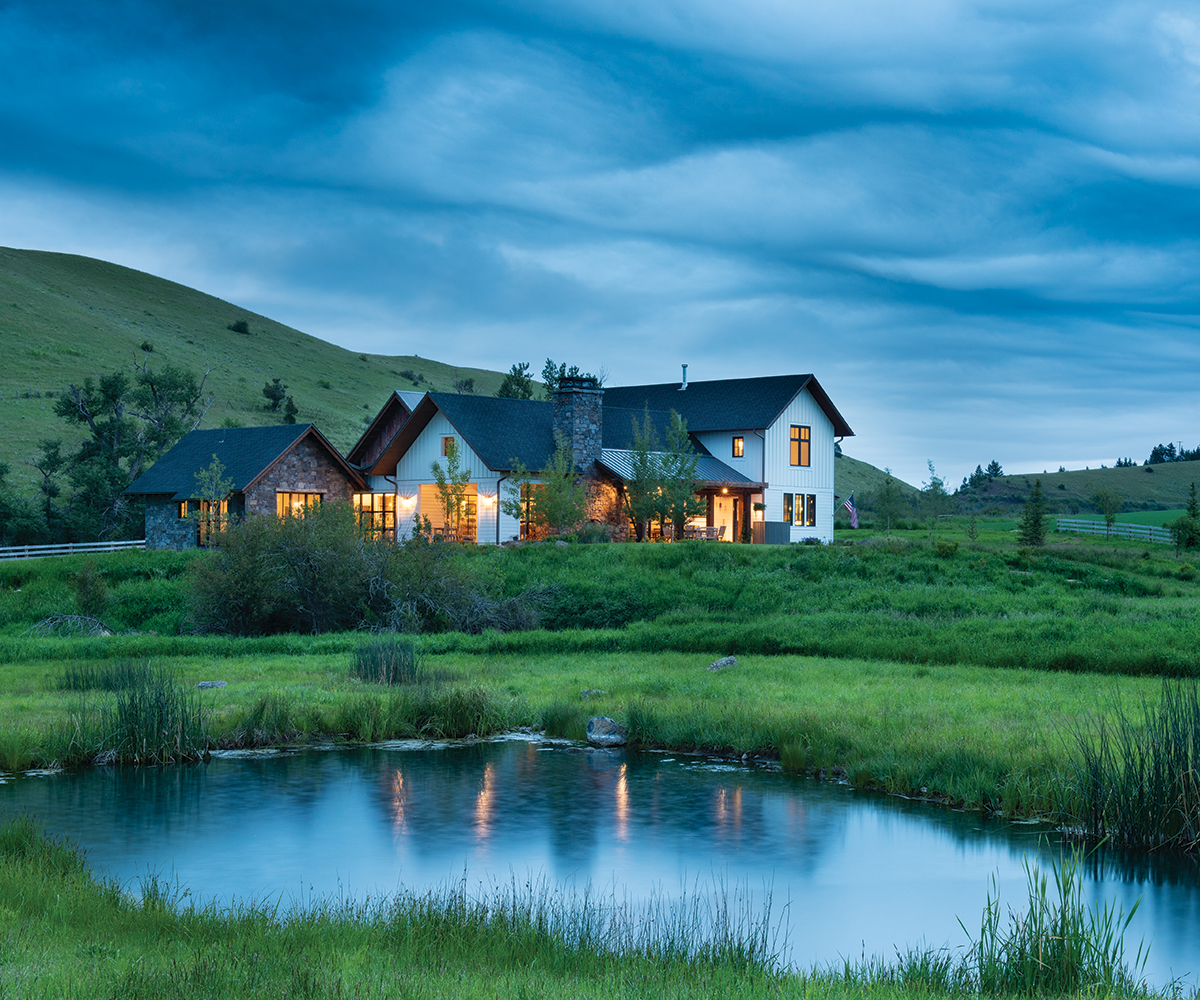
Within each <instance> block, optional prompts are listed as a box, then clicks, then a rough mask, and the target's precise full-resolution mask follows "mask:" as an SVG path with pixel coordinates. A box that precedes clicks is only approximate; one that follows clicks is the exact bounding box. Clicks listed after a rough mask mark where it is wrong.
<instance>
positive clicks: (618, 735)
mask: <svg viewBox="0 0 1200 1000" xmlns="http://www.w3.org/2000/svg"><path fill="white" fill-rule="evenodd" d="M587 741H588V742H589V743H590V744H591V745H592V746H594V747H623V746H624V745H625V727H624V726H620V725H618V724H617V723H616V721H615V720H613V719H610V718H608V717H607V716H604V715H596V716H593V717H592V718H590V719H588V724H587Z"/></svg>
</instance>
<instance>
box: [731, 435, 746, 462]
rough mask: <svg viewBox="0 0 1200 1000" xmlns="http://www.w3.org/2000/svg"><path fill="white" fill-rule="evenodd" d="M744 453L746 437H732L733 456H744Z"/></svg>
mask: <svg viewBox="0 0 1200 1000" xmlns="http://www.w3.org/2000/svg"><path fill="white" fill-rule="evenodd" d="M745 455H746V439H745V438H744V437H735V438H734V439H733V457H734V458H744V457H745Z"/></svg>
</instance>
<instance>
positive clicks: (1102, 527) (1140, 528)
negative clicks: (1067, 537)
mask: <svg viewBox="0 0 1200 1000" xmlns="http://www.w3.org/2000/svg"><path fill="white" fill-rule="evenodd" d="M1056 530H1058V531H1073V532H1075V533H1076V534H1079V535H1107V536H1110V537H1112V538H1129V539H1132V540H1133V541H1135V542H1161V543H1163V544H1166V545H1170V544H1171V533H1170V532H1169V531H1167V529H1166V528H1157V527H1155V526H1154V525H1151V524H1114V525H1113V526H1112V528H1109V527H1108V525H1106V524H1105V523H1104V522H1103V521H1084V520H1081V519H1079V518H1076V517H1060V518H1058V528H1057V529H1056Z"/></svg>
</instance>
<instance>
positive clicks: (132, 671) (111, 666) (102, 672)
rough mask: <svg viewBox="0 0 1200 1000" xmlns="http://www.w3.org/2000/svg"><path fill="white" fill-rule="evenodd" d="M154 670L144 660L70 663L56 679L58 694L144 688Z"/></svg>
mask: <svg viewBox="0 0 1200 1000" xmlns="http://www.w3.org/2000/svg"><path fill="white" fill-rule="evenodd" d="M154 670H155V668H153V667H151V666H150V665H149V663H148V661H146V660H135V659H119V660H112V661H108V660H96V661H92V662H90V663H70V664H68V665H67V666H66V667H65V668H64V669H63V672H62V674H61V675H59V678H58V687H59V690H60V691H118V690H120V689H121V688H125V687H137V686H139V685H141V684H144V683H145V682H146V681H147V679H148V675H150V674H151V673H153V672H154Z"/></svg>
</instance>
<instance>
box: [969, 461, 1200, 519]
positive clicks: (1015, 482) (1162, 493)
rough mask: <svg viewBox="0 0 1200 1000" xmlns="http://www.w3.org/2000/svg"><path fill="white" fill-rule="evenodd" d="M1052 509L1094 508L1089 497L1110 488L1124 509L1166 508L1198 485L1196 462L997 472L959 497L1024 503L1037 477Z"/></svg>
mask: <svg viewBox="0 0 1200 1000" xmlns="http://www.w3.org/2000/svg"><path fill="white" fill-rule="evenodd" d="M1039 479H1040V480H1041V482H1042V491H1043V492H1044V493H1045V494H1046V499H1047V500H1048V501H1050V505H1051V512H1052V513H1056V514H1071V513H1075V512H1076V510H1075V509H1073V507H1074V508H1077V509H1078V510H1079V511H1081V512H1083V513H1085V514H1086V513H1094V510H1095V509H1094V508H1093V507H1092V506H1091V504H1090V503H1089V501H1090V499H1091V497H1092V496H1094V495H1095V494H1096V493H1097V492H1098V491H1100V490H1112V491H1113V492H1114V493H1116V494H1117V495H1118V496H1120V497H1121V498H1122V499H1123V500H1124V501H1125V510H1128V511H1132V510H1171V509H1175V508H1180V507H1183V506H1184V505H1185V504H1186V503H1187V495H1188V489H1189V488H1190V486H1191V484H1192V483H1193V482H1195V483H1197V484H1198V485H1200V462H1166V463H1164V464H1162V465H1135V466H1127V467H1125V468H1121V469H1075V470H1071V471H1068V472H1041V473H1034V472H1031V473H1028V474H1024V473H1022V474H1018V475H1013V476H999V477H997V478H996V479H994V480H992V482H990V483H987V484H985V485H984V486H982V487H980V488H979V489H978V490H977V491H975V493H974V495H971V494H968V495H966V496H964V497H963V504H964V506H965V507H966V508H968V509H970V508H975V509H979V508H984V507H988V506H992V505H995V506H998V507H1003V508H1010V507H1015V506H1016V505H1018V504H1024V502H1025V498H1026V497H1027V496H1029V491H1030V489H1031V488H1032V487H1033V484H1034V483H1035V482H1036V481H1037V480H1039Z"/></svg>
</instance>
